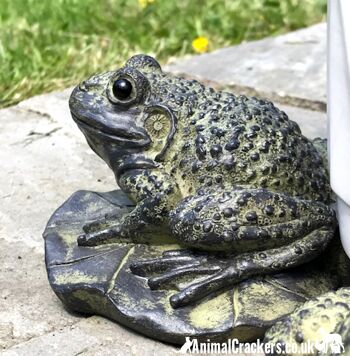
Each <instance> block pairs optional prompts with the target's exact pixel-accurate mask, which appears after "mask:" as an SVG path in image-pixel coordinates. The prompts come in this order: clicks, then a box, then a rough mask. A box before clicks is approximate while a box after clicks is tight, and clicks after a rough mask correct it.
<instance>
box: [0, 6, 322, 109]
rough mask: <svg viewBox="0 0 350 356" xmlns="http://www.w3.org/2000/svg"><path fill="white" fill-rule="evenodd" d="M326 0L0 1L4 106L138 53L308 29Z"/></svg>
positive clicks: (181, 51)
mask: <svg viewBox="0 0 350 356" xmlns="http://www.w3.org/2000/svg"><path fill="white" fill-rule="evenodd" d="M325 13H326V0H280V1H278V0H226V1H225V0H221V1H220V0H216V1H215V0H208V1H204V0H192V1H191V0H178V1H171V0H155V1H154V2H153V3H152V4H149V5H148V6H147V7H146V8H141V7H140V5H139V3H138V1H137V0H0V68H1V71H0V106H8V105H11V104H14V103H16V102H18V101H20V100H23V99H25V98H27V97H29V96H32V95H35V94H39V93H42V92H47V91H51V90H55V89H60V88H64V87H67V86H70V85H72V84H76V83H78V82H79V81H80V80H81V79H83V78H85V77H86V76H88V75H90V74H91V73H94V72H99V71H104V70H107V69H111V68H116V67H118V66H119V65H120V64H121V63H123V62H124V61H125V60H126V59H127V58H128V57H129V56H130V55H132V54H134V53H138V52H142V53H148V54H151V55H154V56H156V57H157V58H158V59H159V60H160V61H161V62H163V63H164V62H166V61H167V60H169V58H171V57H173V56H183V55H185V54H187V53H193V49H192V47H191V42H192V40H193V39H194V38H196V37H197V36H205V37H207V38H208V39H209V41H210V50H213V49H215V48H218V47H222V46H227V45H231V44H236V43H239V42H241V41H243V40H252V39H258V38H262V37H265V36H268V35H275V34H279V33H283V32H287V31H291V30H295V29H297V28H301V27H305V26H308V25H310V24H313V23H316V22H318V21H321V20H323V19H324V17H325Z"/></svg>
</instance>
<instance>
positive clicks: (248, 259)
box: [163, 228, 333, 308]
mask: <svg viewBox="0 0 350 356" xmlns="http://www.w3.org/2000/svg"><path fill="white" fill-rule="evenodd" d="M332 236H333V231H331V230H330V229H327V228H320V229H317V230H315V231H312V232H311V233H310V234H308V235H307V236H305V237H304V238H303V239H301V240H297V241H294V242H292V243H290V244H289V245H287V246H285V247H279V248H275V249H270V250H265V251H260V252H253V253H244V254H241V255H239V256H236V257H232V260H231V261H230V262H228V263H227V265H226V267H224V268H222V269H221V270H220V271H219V272H217V273H215V274H213V275H211V276H210V277H208V278H206V279H204V280H202V281H200V282H198V283H194V284H192V285H190V286H189V287H187V288H185V289H183V290H182V291H180V292H179V293H177V294H174V295H173V296H171V298H170V303H171V305H172V306H173V308H178V307H181V306H185V305H187V304H190V303H193V302H195V301H197V300H200V299H202V298H204V297H205V296H207V295H209V294H210V293H213V292H216V291H218V290H220V289H224V288H226V289H227V288H228V287H230V286H232V285H234V284H236V283H238V282H240V281H242V280H244V279H247V278H249V277H251V276H254V275H259V274H269V273H273V272H278V271H281V270H283V269H287V268H292V267H296V266H298V265H300V264H303V263H306V262H309V261H310V260H312V259H313V258H315V257H316V256H318V255H319V253H320V252H321V251H323V250H324V248H325V246H327V244H328V242H329V241H330V239H331V238H332ZM163 286H164V283H163Z"/></svg>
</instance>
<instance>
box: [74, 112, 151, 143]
mask: <svg viewBox="0 0 350 356" xmlns="http://www.w3.org/2000/svg"><path fill="white" fill-rule="evenodd" d="M71 115H72V118H73V120H74V121H75V123H76V124H77V125H78V127H79V128H81V129H82V130H83V131H85V132H86V133H88V134H91V135H93V136H101V137H102V139H106V140H108V141H112V142H114V143H118V142H119V143H121V144H123V145H126V144H127V145H134V146H139V147H145V146H148V145H149V144H150V143H151V139H150V138H149V137H148V135H147V134H145V133H143V132H139V131H136V130H135V129H134V128H133V127H130V126H121V125H119V126H114V127H109V126H107V125H104V124H103V123H102V122H96V121H94V122H91V120H89V119H88V118H85V117H80V116H77V115H76V114H74V113H73V112H71Z"/></svg>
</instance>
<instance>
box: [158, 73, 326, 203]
mask: <svg viewBox="0 0 350 356" xmlns="http://www.w3.org/2000/svg"><path fill="white" fill-rule="evenodd" d="M152 79H153V82H154V83H153V86H154V87H157V89H156V90H154V91H153V93H156V95H157V96H158V99H160V100H162V101H164V102H165V103H166V104H167V105H170V106H172V107H173V108H174V109H175V111H176V112H177V115H178V132H177V135H176V138H175V140H174V143H173V145H174V147H173V150H171V151H170V153H169V156H168V163H167V164H168V166H169V170H170V169H171V172H172V174H173V175H174V176H175V178H176V179H177V180H178V181H180V182H182V186H183V189H184V190H185V191H186V192H185V194H187V193H188V194H192V193H193V191H194V190H196V189H198V188H199V187H211V186H218V187H220V186H222V187H223V188H225V189H232V187H235V186H243V187H249V188H269V189H270V190H273V191H278V192H285V193H287V194H290V195H292V196H300V197H301V198H303V199H310V200H318V201H323V202H327V203H328V202H329V201H330V197H331V193H330V187H329V178H328V172H327V168H326V167H325V164H324V161H323V160H322V157H321V155H320V154H319V152H318V150H317V149H316V148H315V147H314V145H313V144H312V142H311V141H309V140H308V139H307V138H306V137H304V136H303V135H302V133H301V131H300V128H299V126H298V125H297V124H296V123H295V122H294V121H292V120H289V118H288V116H287V115H286V113H284V112H283V111H281V110H279V109H278V108H277V107H275V106H274V104H273V103H272V102H270V101H266V100H262V99H258V98H255V97H251V98H248V97H246V96H243V95H241V96H235V95H234V94H232V93H227V92H221V91H215V90H214V89H212V88H209V87H205V86H204V85H202V84H200V83H198V82H197V81H194V80H191V81H189V80H185V79H182V78H174V77H171V76H167V75H162V76H156V75H153V76H152ZM152 79H151V80H152Z"/></svg>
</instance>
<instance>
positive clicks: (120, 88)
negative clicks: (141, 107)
mask: <svg viewBox="0 0 350 356" xmlns="http://www.w3.org/2000/svg"><path fill="white" fill-rule="evenodd" d="M131 92H132V85H131V83H130V82H129V81H128V80H127V79H117V80H116V81H115V82H114V83H113V94H114V96H115V97H116V98H117V99H120V100H125V99H127V98H128V97H129V96H130V94H131Z"/></svg>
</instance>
